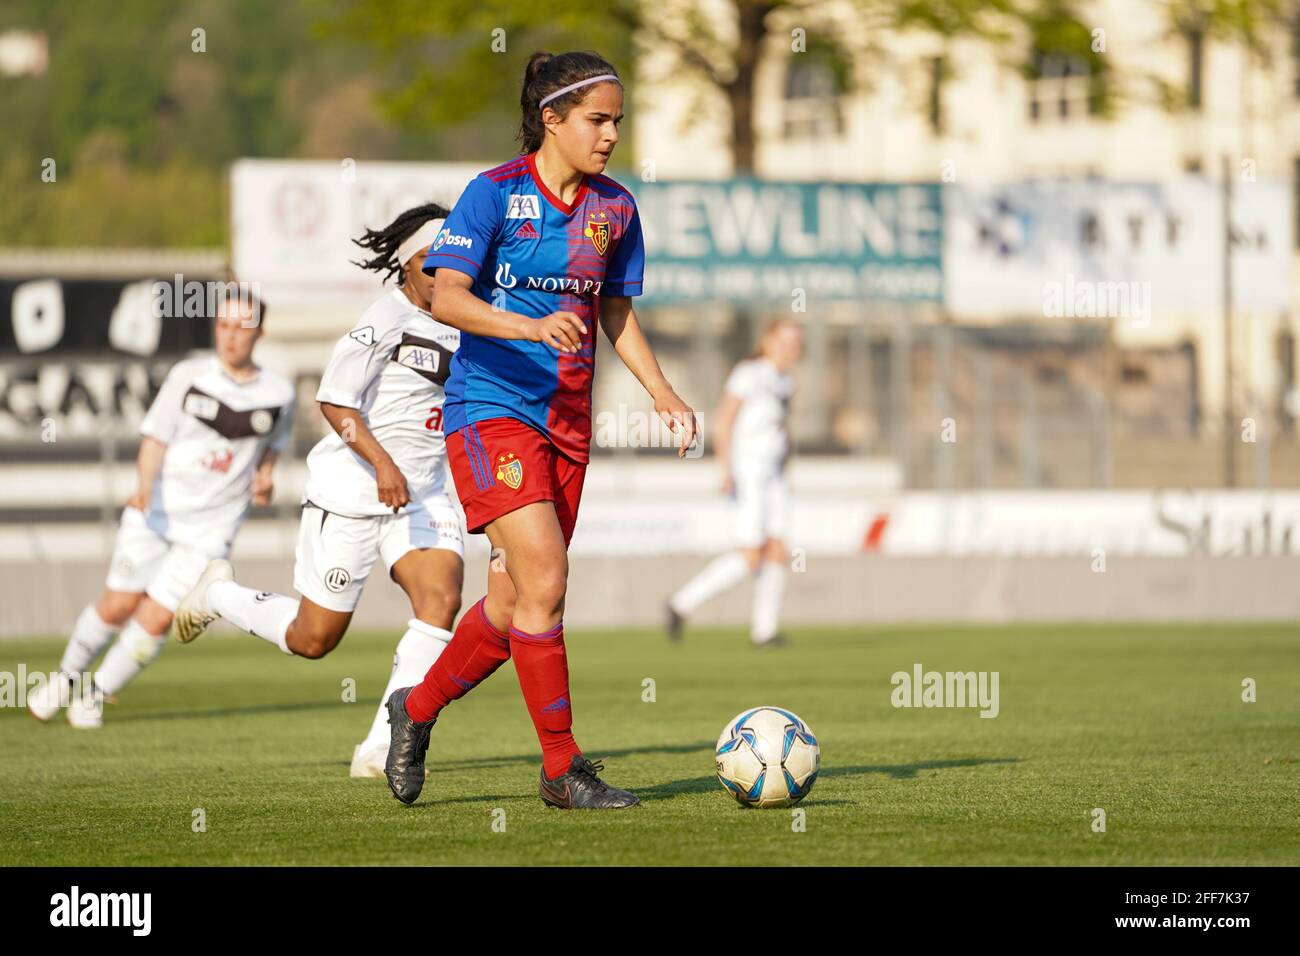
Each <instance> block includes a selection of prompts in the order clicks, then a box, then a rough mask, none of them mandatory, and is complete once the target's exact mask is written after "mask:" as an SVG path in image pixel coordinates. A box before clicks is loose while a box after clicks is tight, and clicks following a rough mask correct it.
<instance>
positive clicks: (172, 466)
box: [140, 354, 294, 546]
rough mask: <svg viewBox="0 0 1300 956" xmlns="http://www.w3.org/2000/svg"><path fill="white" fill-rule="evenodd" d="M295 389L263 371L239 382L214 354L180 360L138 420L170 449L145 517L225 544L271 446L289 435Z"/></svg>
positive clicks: (177, 534) (181, 533) (168, 533)
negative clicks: (145, 412)
mask: <svg viewBox="0 0 1300 956" xmlns="http://www.w3.org/2000/svg"><path fill="white" fill-rule="evenodd" d="M293 408H294V388H293V385H292V384H290V382H289V380H288V379H286V378H284V376H282V375H276V374H275V373H274V372H269V371H267V370H266V369H258V370H257V372H256V373H255V374H254V375H253V377H252V378H249V379H247V380H245V381H242V382H241V381H239V380H237V379H235V378H233V377H231V375H230V374H229V373H228V372H227V371H226V370H225V369H224V368H223V367H222V365H221V363H220V362H219V361H218V360H217V357H216V356H215V355H212V354H209V355H203V356H198V357H196V358H191V359H186V360H184V361H182V362H178V363H177V364H176V365H175V366H174V367H173V368H172V370H171V371H170V372H168V373H167V378H166V380H165V381H164V382H163V385H162V388H161V389H160V390H159V391H158V396H157V397H156V398H155V399H154V402H153V404H152V405H151V406H150V407H149V412H148V414H147V415H145V417H144V421H143V422H141V423H140V434H142V435H147V436H149V437H150V438H154V439H157V440H158V441H160V442H162V443H163V444H165V445H166V446H167V451H166V452H165V453H164V455H163V463H162V469H161V470H160V471H159V473H158V478H157V479H156V480H155V481H154V486H153V493H152V495H151V496H150V499H149V510H148V512H146V514H145V518H146V521H147V523H148V525H149V527H150V528H152V529H154V530H155V531H156V532H157V533H158V534H160V535H162V536H163V537H164V538H166V539H167V540H168V541H170V542H173V543H180V544H194V543H196V542H201V543H205V544H208V543H211V544H213V545H214V546H216V545H219V544H221V543H222V542H225V543H226V544H228V543H229V542H230V541H231V540H233V539H234V537H235V532H236V531H238V530H239V525H240V523H241V522H243V520H244V516H245V515H246V514H247V513H248V506H249V502H250V499H251V491H250V489H251V487H252V482H253V473H254V472H255V471H256V470H257V466H258V464H259V463H260V462H261V460H262V455H263V453H264V452H265V451H266V449H268V448H270V449H272V450H274V451H279V450H280V449H282V448H283V447H284V445H285V444H286V443H287V442H288V440H289V432H290V428H291V427H292V423H293Z"/></svg>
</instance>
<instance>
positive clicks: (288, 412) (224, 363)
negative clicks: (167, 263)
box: [28, 288, 294, 728]
mask: <svg viewBox="0 0 1300 956" xmlns="http://www.w3.org/2000/svg"><path fill="white" fill-rule="evenodd" d="M265 313H266V309H265V307H264V306H263V305H262V304H261V302H260V301H258V300H257V299H256V298H255V297H253V296H251V295H247V294H245V295H244V296H242V297H241V296H240V294H239V293H238V292H237V291H235V290H234V289H233V288H231V289H230V290H229V291H228V293H227V297H226V298H224V299H223V300H222V301H221V302H219V303H218V304H217V315H216V321H215V323H214V328H213V339H214V344H215V353H213V354H206V355H200V356H198V357H195V358H189V359H185V360H184V361H181V362H178V363H177V364H176V365H175V367H173V368H172V370H171V371H170V372H169V373H168V375H167V378H166V380H165V381H164V382H163V385H162V388H161V389H160V390H159V392H158V395H157V397H156V398H155V399H154V401H153V404H152V405H151V406H150V407H149V412H148V414H146V415H145V418H144V421H143V422H141V424H140V434H141V435H142V436H143V437H142V440H141V442H140V452H139V455H138V458H137V461H136V468H137V471H138V473H139V484H138V486H137V491H136V493H135V494H133V495H132V496H131V497H130V499H129V500H128V501H127V506H126V509H125V510H124V511H123V512H122V521H121V526H120V527H119V529H118V533H117V541H116V544H115V546H114V548H113V557H112V560H111V563H110V565H109V571H108V579H107V581H106V582H105V584H104V592H103V594H102V595H100V598H99V600H98V601H97V602H95V603H94V604H89V605H87V606H86V607H85V609H84V610H82V612H81V615H80V617H78V618H77V623H76V625H75V626H74V628H73V630H72V636H71V638H70V639H69V641H68V646H67V648H66V649H65V650H64V652H63V659H62V661H61V662H60V664H59V669H60V673H61V675H62V677H63V678H64V679H63V680H62V681H59V682H56V683H50V684H47V685H45V687H44V688H43V689H42V690H41V692H39V693H37V694H34V695H32V696H30V697H29V698H28V707H29V709H30V710H31V712H32V714H34V715H35V716H36V717H37V718H39V719H40V720H49V719H50V718H51V717H53V716H54V715H55V714H56V713H57V712H58V711H59V709H60V706H61V705H63V704H66V705H67V708H68V720H69V722H70V723H71V724H72V725H73V726H74V727H83V728H89V727H98V726H100V724H101V723H102V720H103V699H104V697H105V696H109V697H111V696H113V695H116V694H117V693H118V692H119V691H121V690H122V688H123V687H125V686H126V685H127V683H128V682H129V681H131V680H132V679H133V678H134V677H135V676H136V675H137V674H139V673H140V671H141V670H143V669H144V668H145V667H146V666H147V665H148V664H149V663H150V662H152V661H153V660H154V658H156V657H157V656H158V654H159V652H160V651H161V650H162V645H163V639H164V636H165V635H166V633H167V628H168V626H169V625H170V624H171V622H172V615H173V614H174V613H175V611H176V607H177V605H178V603H179V602H180V600H181V598H183V597H184V596H185V594H186V593H187V592H188V591H189V590H190V589H191V588H192V587H194V584H195V582H196V581H198V580H199V577H200V575H201V574H202V573H203V569H204V567H205V566H206V565H207V564H208V562H209V561H211V560H212V559H214V558H224V557H225V556H226V555H227V554H228V553H229V552H230V545H231V542H232V541H233V540H234V538H235V534H236V533H237V532H238V531H239V527H240V525H241V524H242V523H243V521H244V517H245V516H246V514H247V513H248V507H249V503H250V501H251V502H253V503H256V504H267V503H269V502H270V500H271V491H272V484H271V470H272V467H273V466H274V464H275V460H276V457H277V455H278V454H279V452H280V449H281V448H283V447H284V445H285V443H286V442H287V441H288V439H289V433H290V428H291V423H292V421H293V409H294V388H293V385H292V384H291V383H290V382H289V381H288V380H287V379H286V378H284V377H283V376H280V375H276V374H275V373H273V372H269V371H267V370H265V369H261V368H259V367H258V366H257V365H255V364H254V363H253V347H254V345H255V344H256V343H257V340H258V339H259V338H260V337H261V335H262V320H263V318H264V317H265ZM119 630H120V631H121V636H120V637H119V638H118V640H117V642H116V643H115V644H113V646H112V647H111V648H109V649H108V653H107V654H106V655H105V656H104V659H103V661H102V663H101V664H100V666H99V669H98V672H97V673H96V674H95V675H94V677H93V679H92V680H90V681H84V682H83V681H81V680H80V675H81V674H82V673H83V672H85V671H86V670H87V668H88V667H90V665H91V663H92V662H93V661H94V660H95V659H96V658H97V657H98V656H99V655H100V652H101V651H103V650H104V649H105V648H106V647H108V645H109V643H110V642H111V641H112V640H113V636H114V635H115V634H117V633H118V631H119ZM83 683H84V684H87V685H89V686H80V685H82V684H83ZM74 684H75V685H77V686H75V687H74V686H73V685H74ZM70 689H71V690H72V691H73V692H72V693H69V691H70Z"/></svg>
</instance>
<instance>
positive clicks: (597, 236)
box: [582, 212, 609, 256]
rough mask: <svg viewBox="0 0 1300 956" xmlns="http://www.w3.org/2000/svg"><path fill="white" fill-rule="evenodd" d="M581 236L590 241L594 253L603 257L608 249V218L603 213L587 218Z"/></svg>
mask: <svg viewBox="0 0 1300 956" xmlns="http://www.w3.org/2000/svg"><path fill="white" fill-rule="evenodd" d="M582 234H583V235H584V236H586V237H587V238H588V239H590V240H591V244H592V245H593V246H595V247H596V251H597V252H598V253H600V254H601V255H602V256H603V255H604V254H605V253H606V251H608V249H609V217H608V216H606V215H605V214H604V213H603V212H598V213H596V214H595V215H594V216H591V217H589V218H588V219H587V228H586V229H584V230H582Z"/></svg>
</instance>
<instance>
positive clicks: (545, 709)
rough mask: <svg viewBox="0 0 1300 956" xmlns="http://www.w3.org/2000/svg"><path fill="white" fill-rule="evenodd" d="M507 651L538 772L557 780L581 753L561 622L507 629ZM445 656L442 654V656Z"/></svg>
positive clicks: (444, 652)
mask: <svg viewBox="0 0 1300 956" xmlns="http://www.w3.org/2000/svg"><path fill="white" fill-rule="evenodd" d="M449 649H450V648H449ZM510 652H511V654H512V655H513V656H514V659H515V672H516V673H517V674H518V675H519V688H520V690H522V691H523V692H524V703H525V704H527V705H528V713H529V715H530V716H531V717H532V718H533V726H534V727H536V728H537V738H538V740H540V741H541V744H542V772H543V773H544V774H546V776H547V777H548V778H554V777H558V776H559V775H560V774H562V773H565V772H566V771H567V770H568V769H569V761H570V760H571V759H572V757H573V755H574V754H580V753H582V751H581V750H579V749H578V744H577V741H575V740H574V739H573V707H572V706H571V705H570V703H569V661H568V658H567V657H566V656H565V654H564V622H563V621H561V622H560V623H559V624H557V625H555V627H553V628H551V629H550V630H549V631H543V632H542V633H541V634H528V633H526V632H524V631H521V630H519V628H517V627H512V628H510ZM446 653H447V652H446V651H443V654H444V655H445V654H446ZM411 696H412V697H414V696H415V695H414V694H412V695H411Z"/></svg>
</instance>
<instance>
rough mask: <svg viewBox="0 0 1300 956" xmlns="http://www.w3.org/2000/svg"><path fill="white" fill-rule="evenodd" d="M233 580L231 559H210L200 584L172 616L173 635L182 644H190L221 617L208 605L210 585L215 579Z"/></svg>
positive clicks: (233, 570)
mask: <svg viewBox="0 0 1300 956" xmlns="http://www.w3.org/2000/svg"><path fill="white" fill-rule="evenodd" d="M233 580H235V569H234V568H233V567H231V566H230V562H229V561H227V560H226V559H225V558H215V559H214V560H212V561H209V562H208V566H207V567H206V568H204V569H203V576H202V577H200V578H199V582H198V584H196V585H194V590H192V591H190V593H189V594H187V595H185V597H184V599H183V600H182V601H181V603H180V605H179V606H178V607H177V608H176V616H175V617H173V618H172V626H171V636H172V637H174V638H176V640H178V641H180V642H181V643H182V644H188V643H189V642H190V641H192V640H194V639H195V638H196V637H198V636H199V635H200V634H202V633H203V632H204V631H206V630H207V629H208V626H209V625H211V624H212V622H213V621H215V620H217V619H218V618H219V617H221V615H220V614H218V613H217V612H216V611H214V610H212V608H210V607H209V606H208V586H209V585H211V584H212V582H213V581H233Z"/></svg>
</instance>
